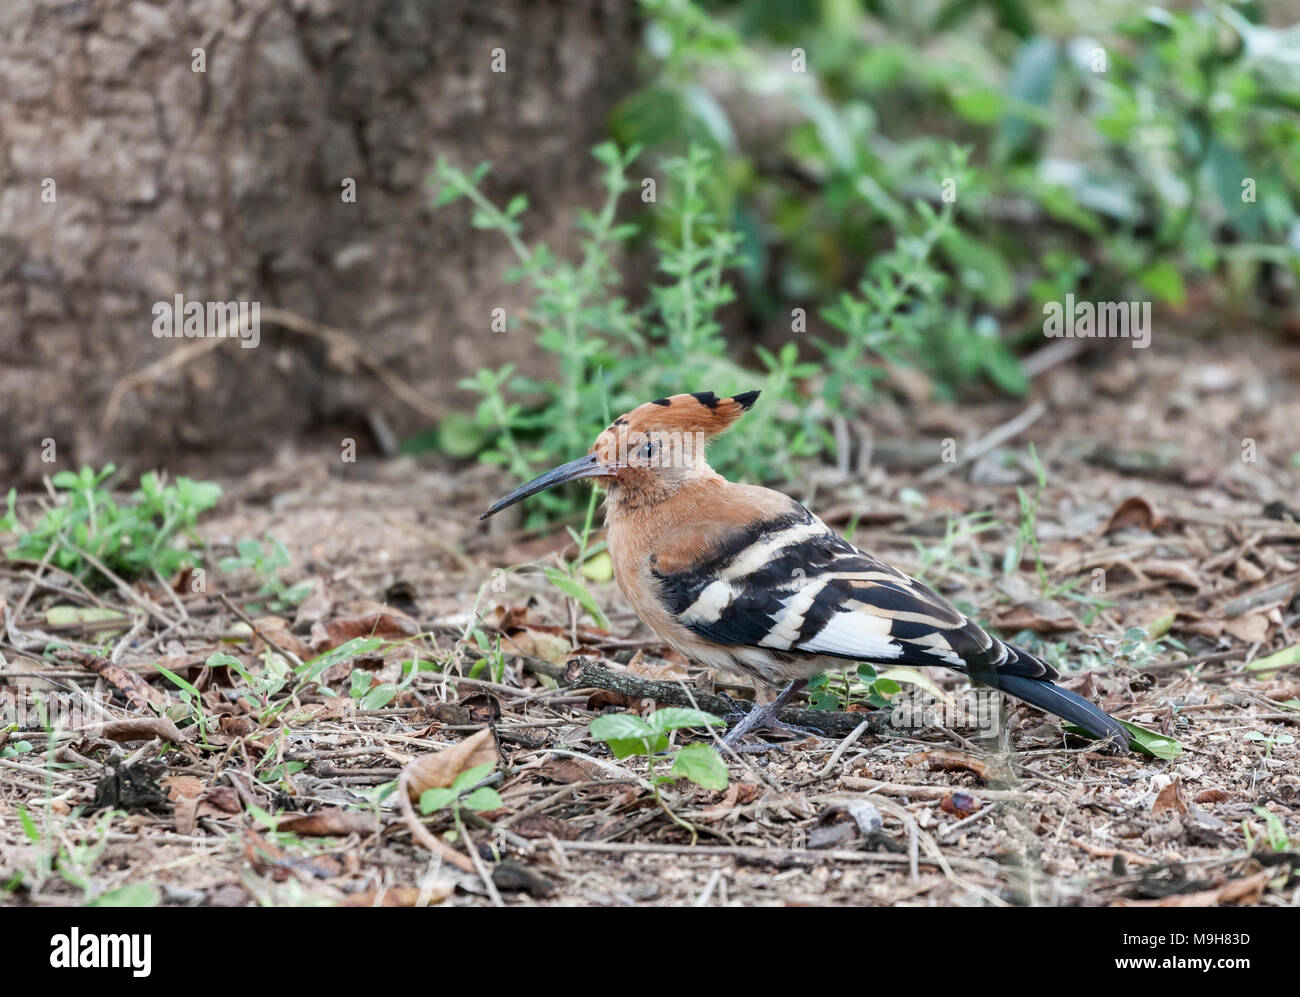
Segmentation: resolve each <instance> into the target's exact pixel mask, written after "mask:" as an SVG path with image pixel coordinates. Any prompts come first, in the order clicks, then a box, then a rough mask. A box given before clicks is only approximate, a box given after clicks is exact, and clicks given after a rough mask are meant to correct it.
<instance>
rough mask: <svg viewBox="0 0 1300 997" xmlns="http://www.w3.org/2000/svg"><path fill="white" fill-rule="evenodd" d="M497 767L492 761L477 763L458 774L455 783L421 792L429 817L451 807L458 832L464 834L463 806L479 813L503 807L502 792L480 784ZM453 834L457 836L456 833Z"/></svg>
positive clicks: (423, 812) (423, 806)
mask: <svg viewBox="0 0 1300 997" xmlns="http://www.w3.org/2000/svg"><path fill="white" fill-rule="evenodd" d="M494 768H496V766H495V765H494V764H493V763H491V762H488V763H487V764H486V765H476V766H475V767H474V768H472V769H466V770H465V771H464V772H462V773H461V774H460V775H458V776H456V778H455V780H454V781H453V782H452V784H451V785H450V786H448V787H446V788H442V787H435V788H433V789H426V790H425V791H424V792H423V793H421V794H420V812H421V813H422V814H424V815H426V816H428V815H429V814H431V813H436V812H437V811H439V810H444V809H446V808H448V807H450V808H451V817H452V820H453V822H454V823H455V825H456V831H457V833H464V826H463V825H462V823H461V816H460V810H461V807H464V808H465V809H466V810H473V811H474V812H476V813H479V812H482V811H484V810H498V809H500V808H501V805H502V803H501V794H500V793H498V792H497V791H496V790H495V789H493V788H492V787H491V786H478V784H479V783H480V782H482V781H483V780H484V779H486V778H487V777H488V776H489V775H490V774H491V772H492V770H493V769H494ZM475 786H478V788H477V789H475V788H474V787H475ZM451 837H453V838H454V837H455V835H452V836H451Z"/></svg>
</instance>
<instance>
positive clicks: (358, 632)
mask: <svg viewBox="0 0 1300 997" xmlns="http://www.w3.org/2000/svg"><path fill="white" fill-rule="evenodd" d="M349 610H350V615H348V616H344V617H338V618H335V619H332V620H322V621H321V622H319V623H314V624H312V628H311V646H312V650H313V651H314V652H315V653H316V654H324V653H325V652H326V651H332V650H334V648H336V647H338V646H339V645H340V644H346V643H347V642H348V641H350V640H352V639H353V638H356V637H390V638H395V639H402V638H406V637H414V636H415V635H416V634H418V633H419V632H420V625H419V624H418V623H416V622H415V620H413V619H411V618H410V617H409V616H407V615H406V614H405V613H403V612H402V611H401V610H400V609H393V608H392V607H391V606H384V605H382V604H380V603H377V602H362V603H358V604H356V605H354V606H351V607H349Z"/></svg>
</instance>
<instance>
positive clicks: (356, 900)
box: [339, 879, 456, 907]
mask: <svg viewBox="0 0 1300 997" xmlns="http://www.w3.org/2000/svg"><path fill="white" fill-rule="evenodd" d="M455 889H456V884H455V882H453V881H452V880H450V879H435V880H434V881H433V882H432V883H430V884H429V885H428V887H427V891H428V892H427V893H424V894H421V892H420V888H419V887H418V886H390V887H389V888H388V889H386V890H385V889H380V888H378V887H376V888H374V889H370V890H365V891H363V892H361V893H354V894H352V896H350V897H348V898H347V899H346V900H344V901H343V902H342V903H341V904H340V905H339V906H340V907H414V906H415V905H416V904H418V903H420V898H421V896H423V897H424V903H425V904H440V903H442V902H443V901H444V900H446V899H447V898H448V897H449V896H451V895H452V893H453V892H454V891H455Z"/></svg>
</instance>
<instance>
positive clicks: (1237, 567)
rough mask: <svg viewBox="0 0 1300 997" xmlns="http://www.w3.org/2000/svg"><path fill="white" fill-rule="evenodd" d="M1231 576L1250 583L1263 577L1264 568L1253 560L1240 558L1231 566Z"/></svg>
mask: <svg viewBox="0 0 1300 997" xmlns="http://www.w3.org/2000/svg"><path fill="white" fill-rule="evenodd" d="M1232 574H1233V577H1234V578H1236V579H1237V581H1239V582H1246V583H1248V584H1249V583H1252V582H1257V581H1260V580H1261V579H1262V578H1263V577H1264V570H1263V569H1262V568H1260V567H1259V566H1258V565H1257V564H1255V562H1254V561H1251V560H1249V559H1248V558H1245V557H1243V558H1241V560H1239V561H1237V562H1236V563H1234V564H1233V566H1232Z"/></svg>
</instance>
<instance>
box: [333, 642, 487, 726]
mask: <svg viewBox="0 0 1300 997" xmlns="http://www.w3.org/2000/svg"><path fill="white" fill-rule="evenodd" d="M499 644H500V641H498V645H499ZM419 672H420V668H419V660H418V659H412V660H411V661H408V662H407V663H406V664H404V665H403V666H402V679H401V681H400V682H380V683H379V684H378V685H375V684H373V682H374V677H373V675H372V674H371V673H370V672H368V671H366V670H365V669H364V668H354V669H352V676H351V679H350V684H349V688H348V695H349V696H351V697H352V698H353V699H355V700H357V703H358V705H359V706H360V707H361V709H363V710H382V709H383V708H384V707H385V706H387V705H388V704H389V703H391V702H392V701H393V700H394V699H396V698H397V697H398V695H400V694H401V692H402V690H403V689H405V688H407V687H408V686H410V684H411V683H412V682H414V681H415V677H416V675H418V674H419ZM498 680H499V677H498V678H494V680H493V681H498Z"/></svg>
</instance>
